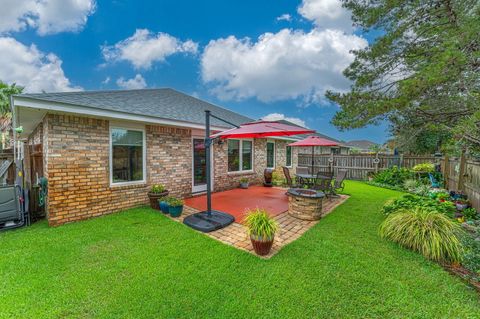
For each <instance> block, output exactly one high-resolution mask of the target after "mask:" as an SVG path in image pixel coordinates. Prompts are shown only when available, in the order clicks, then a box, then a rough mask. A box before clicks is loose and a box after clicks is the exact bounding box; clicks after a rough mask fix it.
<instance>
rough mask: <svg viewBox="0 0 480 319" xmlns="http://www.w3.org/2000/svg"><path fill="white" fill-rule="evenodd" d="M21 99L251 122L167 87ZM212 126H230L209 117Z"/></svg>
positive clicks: (161, 116)
mask: <svg viewBox="0 0 480 319" xmlns="http://www.w3.org/2000/svg"><path fill="white" fill-rule="evenodd" d="M15 97H16V98H21V99H31V100H36V101H45V102H56V103H61V104H65V105H71V106H77V107H78V106H80V107H87V108H93V109H101V110H106V111H115V112H122V113H128V114H135V115H140V116H148V117H154V118H159V119H166V120H174V121H181V122H188V123H193V124H205V111H206V110H210V111H212V114H214V115H216V116H218V117H220V118H223V119H225V120H227V121H229V122H231V123H233V124H236V125H240V124H243V123H246V122H251V121H253V119H251V118H249V117H246V116H243V115H241V114H238V113H236V112H233V111H230V110H227V109H225V108H223V107H220V106H217V105H214V104H211V103H208V102H206V101H202V100H200V99H197V98H195V97H193V96H190V95H187V94H185V93H182V92H178V91H176V90H173V89H170V88H162V89H141V90H112V91H83V92H66V93H39V94H19V95H16V96H15ZM211 123H212V125H215V126H219V127H226V128H230V127H232V126H231V125H229V124H226V123H224V122H221V121H219V120H217V119H214V118H212V121H211Z"/></svg>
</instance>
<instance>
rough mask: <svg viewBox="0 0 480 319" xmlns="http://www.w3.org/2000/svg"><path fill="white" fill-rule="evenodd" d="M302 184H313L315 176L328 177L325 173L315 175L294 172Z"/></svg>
mask: <svg viewBox="0 0 480 319" xmlns="http://www.w3.org/2000/svg"><path fill="white" fill-rule="evenodd" d="M295 177H297V178H298V179H299V180H300V182H301V183H302V184H305V185H308V186H311V185H315V182H316V180H317V178H325V179H328V178H329V177H328V176H326V175H316V174H295Z"/></svg>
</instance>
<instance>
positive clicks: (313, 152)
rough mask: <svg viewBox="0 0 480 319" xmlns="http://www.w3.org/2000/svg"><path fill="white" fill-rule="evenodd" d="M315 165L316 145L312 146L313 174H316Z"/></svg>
mask: <svg viewBox="0 0 480 319" xmlns="http://www.w3.org/2000/svg"><path fill="white" fill-rule="evenodd" d="M314 167H315V146H312V175H314V174H315V172H314Z"/></svg>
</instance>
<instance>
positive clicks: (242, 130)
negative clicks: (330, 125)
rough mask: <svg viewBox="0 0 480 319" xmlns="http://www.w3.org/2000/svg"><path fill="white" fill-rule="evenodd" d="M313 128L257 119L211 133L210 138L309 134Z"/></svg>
mask: <svg viewBox="0 0 480 319" xmlns="http://www.w3.org/2000/svg"><path fill="white" fill-rule="evenodd" d="M311 133H315V131H314V130H310V129H306V128H303V127H301V126H295V125H288V124H284V123H279V122H270V121H258V122H251V123H245V124H242V125H240V127H236V128H232V129H229V130H226V131H223V132H220V133H217V134H214V135H212V136H211V137H212V138H222V139H227V138H262V137H272V136H291V135H298V134H311Z"/></svg>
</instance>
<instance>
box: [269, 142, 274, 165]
mask: <svg viewBox="0 0 480 319" xmlns="http://www.w3.org/2000/svg"><path fill="white" fill-rule="evenodd" d="M267 168H275V142H267Z"/></svg>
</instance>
